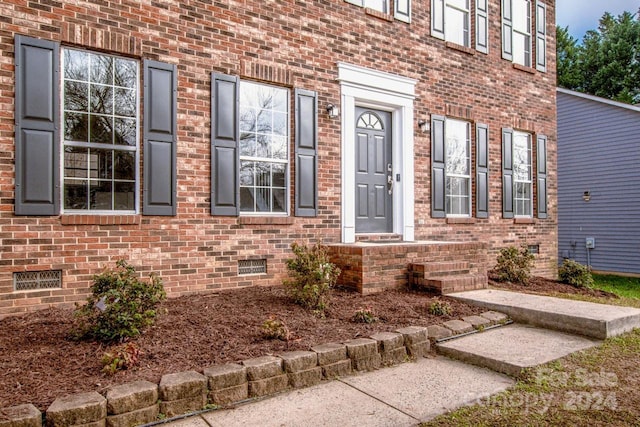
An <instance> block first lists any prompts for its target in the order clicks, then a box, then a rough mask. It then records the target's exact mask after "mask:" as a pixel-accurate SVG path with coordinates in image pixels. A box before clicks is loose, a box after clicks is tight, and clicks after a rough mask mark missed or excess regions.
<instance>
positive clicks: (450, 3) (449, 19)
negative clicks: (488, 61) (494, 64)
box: [431, 0, 471, 47]
mask: <svg viewBox="0 0 640 427" xmlns="http://www.w3.org/2000/svg"><path fill="white" fill-rule="evenodd" d="M469 1H470V0H432V1H431V10H432V14H431V22H432V26H431V28H432V32H433V34H434V36H436V37H442V36H444V37H443V38H444V40H446V41H448V42H451V43H455V44H459V45H460V46H466V47H470V45H471V37H470V35H469V29H470V26H471V21H470V16H471V10H470V7H469Z"/></svg>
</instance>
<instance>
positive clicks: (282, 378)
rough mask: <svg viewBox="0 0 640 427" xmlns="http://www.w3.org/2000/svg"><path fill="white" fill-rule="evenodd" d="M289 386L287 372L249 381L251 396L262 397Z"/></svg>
mask: <svg viewBox="0 0 640 427" xmlns="http://www.w3.org/2000/svg"><path fill="white" fill-rule="evenodd" d="M288 386H289V377H288V376H287V374H282V375H277V376H274V377H270V378H264V379H261V380H255V381H249V397H261V396H267V395H269V394H275V393H279V392H281V391H283V390H286V389H287V388H288Z"/></svg>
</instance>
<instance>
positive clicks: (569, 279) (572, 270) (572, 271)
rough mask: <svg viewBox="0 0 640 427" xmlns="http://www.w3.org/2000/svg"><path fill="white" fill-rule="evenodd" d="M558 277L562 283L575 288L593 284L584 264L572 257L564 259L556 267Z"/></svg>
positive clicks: (587, 286)
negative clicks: (558, 266)
mask: <svg viewBox="0 0 640 427" xmlns="http://www.w3.org/2000/svg"><path fill="white" fill-rule="evenodd" d="M558 277H560V281H561V282H563V283H567V284H569V285H571V286H574V287H576V288H590V287H592V286H593V276H591V271H589V268H588V267H587V266H585V265H582V264H580V263H579V262H576V261H574V260H572V259H565V260H564V261H563V262H562V265H561V266H560V268H558Z"/></svg>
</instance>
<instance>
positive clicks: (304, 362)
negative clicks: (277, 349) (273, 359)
mask: <svg viewBox="0 0 640 427" xmlns="http://www.w3.org/2000/svg"><path fill="white" fill-rule="evenodd" d="M279 356H280V358H281V359H282V363H283V368H284V371H285V372H286V373H293V372H301V371H307V370H309V369H312V368H315V367H316V366H318V355H317V354H316V353H315V352H313V351H288V352H286V353H282V354H280V355H279Z"/></svg>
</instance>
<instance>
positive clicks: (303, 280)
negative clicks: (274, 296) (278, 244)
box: [283, 243, 340, 314]
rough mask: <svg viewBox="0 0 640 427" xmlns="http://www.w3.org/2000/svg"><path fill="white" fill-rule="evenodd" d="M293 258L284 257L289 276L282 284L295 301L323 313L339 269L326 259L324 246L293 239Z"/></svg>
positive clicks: (327, 255) (327, 256)
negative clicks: (302, 243) (305, 243)
mask: <svg viewBox="0 0 640 427" xmlns="http://www.w3.org/2000/svg"><path fill="white" fill-rule="evenodd" d="M291 250H292V251H293V254H294V258H290V259H288V260H287V270H288V271H289V277H290V279H286V280H284V282H283V284H284V287H285V290H286V292H287V295H289V297H290V298H292V299H293V300H294V301H295V302H296V303H297V304H300V305H302V306H303V307H306V308H309V309H311V310H314V311H317V312H318V313H319V314H323V313H324V311H325V309H326V308H327V304H328V302H329V299H330V295H331V289H332V288H333V287H334V286H335V284H336V281H337V280H338V276H339V275H340V269H339V268H338V267H336V265H335V264H333V263H331V262H329V254H328V252H327V247H326V246H323V245H314V246H313V247H311V248H309V247H308V246H306V245H299V244H298V243H293V244H292V245H291Z"/></svg>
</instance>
